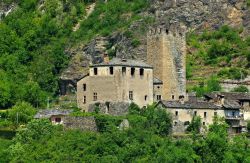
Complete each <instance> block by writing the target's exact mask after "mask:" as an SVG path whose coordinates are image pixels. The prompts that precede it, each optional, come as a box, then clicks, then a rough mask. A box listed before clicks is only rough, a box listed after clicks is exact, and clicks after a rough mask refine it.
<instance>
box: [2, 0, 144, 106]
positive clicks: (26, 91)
mask: <svg viewBox="0 0 250 163" xmlns="http://www.w3.org/2000/svg"><path fill="white" fill-rule="evenodd" d="M12 2H15V3H16V4H17V5H18V7H17V8H16V9H15V10H14V11H13V12H11V13H10V14H9V15H8V16H6V17H5V18H4V19H3V21H1V22H0V76H1V79H0V109H2V108H11V107H12V106H13V105H15V104H16V103H17V102H19V101H25V102H29V103H30V104H32V105H33V106H34V107H43V106H44V105H45V103H46V99H47V97H50V99H52V98H53V97H55V96H56V95H57V94H58V93H59V87H58V76H59V74H60V72H61V71H62V69H63V68H65V67H66V66H67V63H68V59H69V58H68V56H67V55H66V54H65V49H66V48H67V47H68V46H74V45H75V44H77V43H76V41H77V42H79V41H80V42H82V43H87V41H89V40H90V39H92V38H93V37H94V36H96V35H109V34H111V33H112V32H114V31H115V30H121V31H123V30H126V29H127V27H128V26H129V25H130V24H131V22H132V21H134V20H137V19H139V18H140V17H139V16H138V13H139V12H140V11H142V10H143V9H144V8H146V7H147V6H148V2H147V1H145V0H134V1H124V0H109V1H107V2H104V1H102V0H98V1H94V0H67V1H65V0H45V1H44V2H43V3H40V1H39V0H23V1H16V0H4V3H5V4H11V3H12ZM93 2H95V3H96V7H95V10H94V11H93V13H92V14H90V16H89V17H88V18H87V19H86V17H85V16H86V13H85V12H86V11H85V8H86V6H87V5H88V4H89V3H93ZM83 20H84V21H83ZM79 22H81V25H80V29H79V30H77V31H76V32H74V31H73V28H74V27H75V26H76V24H77V23H79ZM139 43H140V42H139V41H138V40H135V41H133V46H138V44H139ZM110 53H114V52H110ZM112 55H113V54H112Z"/></svg>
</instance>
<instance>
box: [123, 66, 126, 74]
mask: <svg viewBox="0 0 250 163" xmlns="http://www.w3.org/2000/svg"><path fill="white" fill-rule="evenodd" d="M122 74H123V75H125V74H126V67H122Z"/></svg>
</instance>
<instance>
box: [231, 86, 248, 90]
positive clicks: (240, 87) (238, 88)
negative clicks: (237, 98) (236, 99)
mask: <svg viewBox="0 0 250 163" xmlns="http://www.w3.org/2000/svg"><path fill="white" fill-rule="evenodd" d="M232 92H249V90H248V88H247V87H246V86H243V85H240V86H238V87H236V88H234V89H233V90H232Z"/></svg>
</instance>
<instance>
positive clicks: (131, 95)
mask: <svg viewBox="0 0 250 163" xmlns="http://www.w3.org/2000/svg"><path fill="white" fill-rule="evenodd" d="M133 99H134V97H133V91H129V100H133Z"/></svg>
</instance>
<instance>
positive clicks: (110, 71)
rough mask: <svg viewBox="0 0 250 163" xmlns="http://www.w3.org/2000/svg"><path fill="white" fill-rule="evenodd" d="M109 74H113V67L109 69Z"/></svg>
mask: <svg viewBox="0 0 250 163" xmlns="http://www.w3.org/2000/svg"><path fill="white" fill-rule="evenodd" d="M109 74H110V75H113V74H114V67H109Z"/></svg>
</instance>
